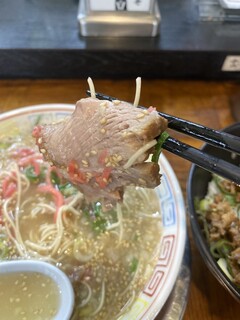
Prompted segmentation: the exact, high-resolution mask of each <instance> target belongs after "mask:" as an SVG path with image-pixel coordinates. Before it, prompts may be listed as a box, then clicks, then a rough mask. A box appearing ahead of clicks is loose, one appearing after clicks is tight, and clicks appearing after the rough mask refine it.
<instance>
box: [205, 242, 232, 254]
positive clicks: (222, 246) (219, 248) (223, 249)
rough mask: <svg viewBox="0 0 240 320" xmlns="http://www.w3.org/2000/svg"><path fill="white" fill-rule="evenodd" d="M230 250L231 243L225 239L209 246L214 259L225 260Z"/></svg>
mask: <svg viewBox="0 0 240 320" xmlns="http://www.w3.org/2000/svg"><path fill="white" fill-rule="evenodd" d="M231 250H232V245H231V243H230V242H229V241H227V240H225V239H220V240H218V241H216V242H212V243H211V244H210V251H211V254H212V255H213V257H214V258H227V257H228V255H229V254H230V252H231Z"/></svg>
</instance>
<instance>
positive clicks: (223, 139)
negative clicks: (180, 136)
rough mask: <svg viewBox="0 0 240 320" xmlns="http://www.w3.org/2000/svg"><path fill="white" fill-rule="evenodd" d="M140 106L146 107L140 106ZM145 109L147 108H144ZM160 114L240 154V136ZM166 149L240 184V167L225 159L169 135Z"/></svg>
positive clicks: (175, 125) (178, 126)
mask: <svg viewBox="0 0 240 320" xmlns="http://www.w3.org/2000/svg"><path fill="white" fill-rule="evenodd" d="M87 95H89V96H90V91H89V90H87ZM96 98H98V99H100V100H110V101H112V100H117V98H114V97H110V96H107V95H104V94H101V93H96ZM139 107H140V108H144V107H141V106H139ZM144 109H145V108H144ZM158 113H159V115H160V116H162V117H164V118H165V119H167V120H168V127H169V128H171V129H173V130H176V131H179V132H182V133H184V134H187V135H190V136H192V137H193V138H196V139H200V140H203V141H205V142H207V143H209V144H212V145H214V146H216V147H218V148H222V149H225V150H227V151H231V152H234V153H237V154H240V138H239V137H236V136H233V135H231V134H228V133H225V132H219V131H216V130H213V129H211V128H208V127H205V126H202V125H200V124H197V123H194V122H190V121H187V120H184V119H181V118H177V117H174V116H171V115H169V114H166V113H162V112H158ZM162 147H163V148H164V149H165V150H168V151H169V152H171V153H174V154H176V155H178V156H180V157H181V158H184V159H186V160H189V161H191V162H193V163H195V164H197V165H198V166H200V167H202V168H204V169H206V170H207V171H210V172H213V173H216V174H218V175H220V176H222V177H224V178H226V179H229V180H231V181H233V182H235V183H237V184H239V185H240V167H238V166H236V165H233V164H231V163H229V162H227V161H225V160H222V159H219V158H217V157H215V156H212V155H209V154H207V153H204V152H203V151H201V150H198V149H196V148H194V147H192V146H190V145H187V144H184V143H182V142H181V141H179V140H177V139H174V138H172V137H170V136H169V137H168V138H167V139H166V140H165V142H164V144H163V146H162Z"/></svg>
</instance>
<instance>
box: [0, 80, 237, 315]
mask: <svg viewBox="0 0 240 320" xmlns="http://www.w3.org/2000/svg"><path fill="white" fill-rule="evenodd" d="M95 87H96V90H99V91H101V92H105V93H108V94H109V95H113V96H118V97H119V98H122V99H125V100H129V101H133V98H134V92H135V82H134V81H132V80H131V81H130V80H122V81H120V80H116V81H110V80H96V81H95ZM86 88H87V84H86V81H83V80H45V81H44V80H41V81H39V80H37V81H32V80H2V81H0V97H1V99H0V112H4V111H8V110H12V109H14V108H19V107H23V106H28V105H35V104H41V103H55V102H57V103H75V102H76V101H77V100H78V99H79V98H80V97H83V96H85V90H86ZM239 93H240V83H231V82H218V83H217V82H199V81H195V82H193V81H192V82H191V81H188V82H186V81H160V80H145V81H143V87H142V94H141V101H140V102H141V104H142V105H146V106H148V105H154V106H156V107H158V109H159V110H161V111H163V112H168V113H172V114H174V115H176V116H179V117H182V118H186V119H189V120H192V121H195V122H199V123H201V124H204V125H206V126H210V127H212V128H215V129H221V128H223V127H225V126H228V125H230V124H232V123H233V122H235V119H234V118H233V115H232V109H231V103H230V101H232V98H234V96H236V95H237V94H239ZM173 135H174V136H175V137H177V138H179V139H181V140H182V141H184V142H186V143H189V144H192V145H193V146H195V147H200V145H201V144H202V143H201V142H199V141H197V140H194V139H192V138H190V137H186V136H183V135H181V134H177V133H173ZM165 155H166V156H167V158H168V160H169V161H170V163H171V165H172V167H173V169H174V171H175V173H176V175H177V177H178V179H179V182H180V185H181V187H182V190H183V193H184V196H185V197H186V182H187V178H188V173H189V169H190V165H191V164H190V163H189V162H187V161H185V160H183V159H181V158H178V157H177V156H174V155H172V154H170V153H167V152H165ZM188 228H189V226H188ZM189 235H190V243H191V250H192V279H191V284H190V290H189V300H188V304H187V308H186V312H185V316H184V320H198V319H199V320H219V319H224V320H236V319H239V310H240V306H239V304H238V303H237V302H236V301H235V300H234V299H233V298H232V297H231V296H230V294H229V293H228V292H227V291H226V290H225V289H223V288H222V287H221V285H220V284H219V283H218V282H217V280H216V279H215V278H214V277H213V276H212V274H211V273H210V272H209V270H208V269H207V267H206V266H205V264H204V262H203V260H202V258H201V257H200V255H199V253H198V251H197V249H196V247H195V244H194V241H193V235H192V233H191V230H190V228H189ZM157 319H158V320H160V318H159V317H157Z"/></svg>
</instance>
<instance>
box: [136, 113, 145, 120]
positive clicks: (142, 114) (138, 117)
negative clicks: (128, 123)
mask: <svg viewBox="0 0 240 320" xmlns="http://www.w3.org/2000/svg"><path fill="white" fill-rule="evenodd" d="M143 117H145V114H144V113H139V114H138V115H137V119H141V118H143Z"/></svg>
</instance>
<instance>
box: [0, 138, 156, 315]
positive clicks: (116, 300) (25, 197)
mask: <svg viewBox="0 0 240 320" xmlns="http://www.w3.org/2000/svg"><path fill="white" fill-rule="evenodd" d="M0 140H1V139H0ZM0 143H1V145H2V146H4V147H3V148H2V149H1V150H0V164H1V166H2V167H1V172H0V260H11V259H19V258H21V259H29V258H34V259H39V260H44V261H47V262H49V263H52V264H53V265H55V266H57V267H58V268H60V269H61V270H62V271H63V272H65V273H66V274H67V276H68V277H69V278H70V280H71V282H72V285H73V288H74V291H75V308H74V312H73V315H72V318H71V320H80V319H81V320H106V319H111V320H113V319H118V318H120V317H121V315H123V314H125V313H126V312H127V311H128V310H129V308H130V307H131V306H132V305H133V303H134V301H136V298H137V297H138V295H139V293H140V292H141V291H142V290H143V288H144V285H145V284H146V283H147V281H148V280H149V278H150V277H151V275H152V272H153V269H154V266H155V264H156V260H157V256H158V252H159V244H160V238H161V214H160V206H159V199H158V197H157V195H156V192H155V191H154V190H151V189H143V188H138V187H128V188H127V189H126V190H125V193H124V198H123V201H122V202H121V203H117V204H104V203H101V201H99V202H95V203H88V202H87V201H86V200H85V199H84V195H83V194H82V193H81V192H80V191H79V190H78V189H77V188H76V187H75V186H73V185H71V184H69V183H68V182H67V181H63V179H62V178H61V176H60V175H59V174H58V172H57V170H56V169H55V168H53V167H49V165H48V164H47V163H45V162H44V161H43V160H42V155H41V154H39V153H38V152H37V151H36V149H35V147H34V146H33V145H31V143H29V142H27V143H26V142H25V141H23V140H22V138H20V137H16V139H15V140H14V139H13V138H11V141H10V143H7V141H5V140H4V141H0ZM96 192H97V190H96ZM43 300H44V298H43ZM33 319H34V318H32V319H31V320H33ZM44 319H47V318H44ZM8 320H9V319H8Z"/></svg>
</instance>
